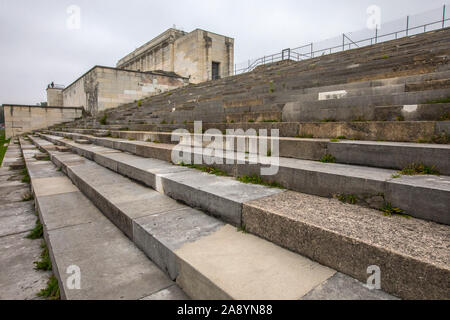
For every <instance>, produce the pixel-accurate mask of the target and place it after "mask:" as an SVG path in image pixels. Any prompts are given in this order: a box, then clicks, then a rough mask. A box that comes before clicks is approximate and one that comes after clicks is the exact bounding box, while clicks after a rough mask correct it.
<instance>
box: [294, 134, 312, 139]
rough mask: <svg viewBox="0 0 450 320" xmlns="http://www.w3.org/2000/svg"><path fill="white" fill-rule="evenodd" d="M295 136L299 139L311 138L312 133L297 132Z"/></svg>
mask: <svg viewBox="0 0 450 320" xmlns="http://www.w3.org/2000/svg"><path fill="white" fill-rule="evenodd" d="M296 138H299V139H313V138H314V135H312V134H299V135H298V136H296Z"/></svg>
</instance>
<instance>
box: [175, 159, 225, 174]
mask: <svg viewBox="0 0 450 320" xmlns="http://www.w3.org/2000/svg"><path fill="white" fill-rule="evenodd" d="M178 165H180V166H182V167H186V168H191V169H196V170H199V171H202V172H206V173H209V174H213V175H215V176H218V177H228V176H229V175H228V173H227V172H225V171H223V170H220V169H216V168H211V167H205V166H201V165H198V164H186V163H184V162H181V163H179V164H178Z"/></svg>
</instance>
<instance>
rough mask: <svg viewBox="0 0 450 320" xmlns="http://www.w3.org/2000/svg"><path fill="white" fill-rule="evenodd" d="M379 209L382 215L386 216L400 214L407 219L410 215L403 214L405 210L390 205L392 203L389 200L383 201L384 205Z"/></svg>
mask: <svg viewBox="0 0 450 320" xmlns="http://www.w3.org/2000/svg"><path fill="white" fill-rule="evenodd" d="M381 211H383V213H384V215H385V216H387V217H390V216H400V217H403V218H407V219H410V218H411V216H409V215H407V214H405V210H403V209H399V208H394V207H392V205H391V204H390V203H389V202H387V203H385V205H384V207H383V208H381Z"/></svg>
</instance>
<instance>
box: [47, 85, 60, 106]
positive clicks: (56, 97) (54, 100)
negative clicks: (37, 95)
mask: <svg viewBox="0 0 450 320" xmlns="http://www.w3.org/2000/svg"><path fill="white" fill-rule="evenodd" d="M62 91H63V89H60V88H50V87H48V88H47V105H48V106H50V107H62V106H64V101H63V94H62Z"/></svg>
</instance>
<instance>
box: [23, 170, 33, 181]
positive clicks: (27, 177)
mask: <svg viewBox="0 0 450 320" xmlns="http://www.w3.org/2000/svg"><path fill="white" fill-rule="evenodd" d="M20 173H21V174H22V175H23V177H22V180H21V181H22V182H23V183H30V181H31V179H30V176H29V175H28V171H27V169H22V171H21V172H20Z"/></svg>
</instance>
